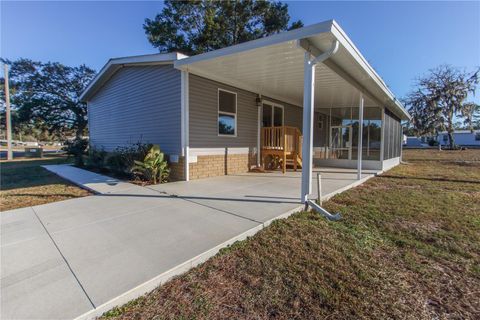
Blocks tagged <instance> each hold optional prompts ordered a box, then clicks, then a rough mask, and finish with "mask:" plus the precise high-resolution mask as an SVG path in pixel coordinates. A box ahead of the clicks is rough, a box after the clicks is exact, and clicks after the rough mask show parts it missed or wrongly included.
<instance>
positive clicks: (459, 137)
mask: <svg viewBox="0 0 480 320" xmlns="http://www.w3.org/2000/svg"><path fill="white" fill-rule="evenodd" d="M453 139H454V141H455V144H456V145H459V146H462V147H480V130H473V131H471V130H455V131H454V132H453ZM437 141H438V143H439V144H440V145H442V146H448V144H449V140H448V132H446V131H442V132H439V133H438V136H437Z"/></svg>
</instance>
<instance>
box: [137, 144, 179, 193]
mask: <svg viewBox="0 0 480 320" xmlns="http://www.w3.org/2000/svg"><path fill="white" fill-rule="evenodd" d="M134 162H135V165H134V166H133V168H132V172H133V173H134V174H135V175H137V176H139V177H141V178H143V179H144V180H147V181H150V182H152V183H153V184H157V183H158V182H160V183H162V182H166V181H167V179H168V174H169V172H170V170H169V169H168V164H167V161H166V160H165V157H164V154H163V153H162V152H160V147H159V146H158V145H154V146H152V148H151V149H150V150H149V151H148V153H147V155H146V156H145V158H144V159H143V161H139V160H134Z"/></svg>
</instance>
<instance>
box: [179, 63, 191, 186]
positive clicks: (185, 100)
mask: <svg viewBox="0 0 480 320" xmlns="http://www.w3.org/2000/svg"><path fill="white" fill-rule="evenodd" d="M180 82H181V111H182V112H181V113H182V123H181V127H182V132H181V135H182V149H183V150H182V153H183V160H184V161H183V162H184V169H183V171H184V176H185V181H189V180H190V161H189V160H190V147H189V146H190V138H189V134H190V133H189V123H190V121H189V114H188V113H189V84H188V71H182V72H181V75H180Z"/></svg>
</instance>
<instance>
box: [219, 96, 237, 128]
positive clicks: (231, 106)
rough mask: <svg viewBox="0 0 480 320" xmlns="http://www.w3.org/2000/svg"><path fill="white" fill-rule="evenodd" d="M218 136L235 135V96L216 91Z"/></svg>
mask: <svg viewBox="0 0 480 320" xmlns="http://www.w3.org/2000/svg"><path fill="white" fill-rule="evenodd" d="M218 134H219V135H222V136H232V137H235V136H236V135H237V94H236V93H235V92H230V91H225V90H222V89H218Z"/></svg>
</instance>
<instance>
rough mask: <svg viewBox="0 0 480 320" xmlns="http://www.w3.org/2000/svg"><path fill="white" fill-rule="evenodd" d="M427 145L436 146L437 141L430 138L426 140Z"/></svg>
mask: <svg viewBox="0 0 480 320" xmlns="http://www.w3.org/2000/svg"><path fill="white" fill-rule="evenodd" d="M428 145H429V146H430V147H436V146H438V141H437V140H434V139H430V140H428Z"/></svg>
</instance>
